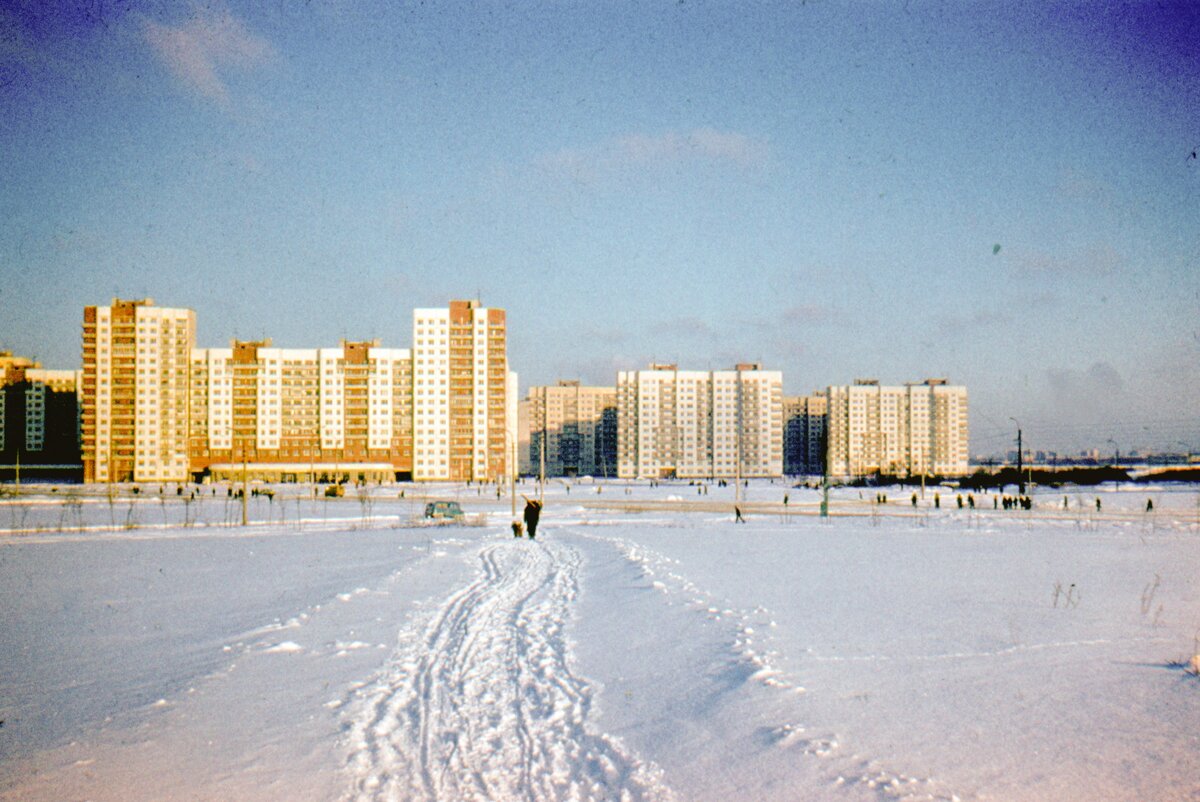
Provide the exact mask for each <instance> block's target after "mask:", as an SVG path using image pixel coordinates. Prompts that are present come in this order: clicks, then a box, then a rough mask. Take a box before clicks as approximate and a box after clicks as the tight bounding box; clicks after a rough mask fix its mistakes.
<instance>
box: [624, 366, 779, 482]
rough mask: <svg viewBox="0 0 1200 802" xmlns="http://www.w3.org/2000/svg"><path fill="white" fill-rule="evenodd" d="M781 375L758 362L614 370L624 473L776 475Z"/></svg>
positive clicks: (649, 475)
mask: <svg viewBox="0 0 1200 802" xmlns="http://www.w3.org/2000/svg"><path fill="white" fill-rule="evenodd" d="M782 386H783V377H782V374H781V373H780V372H779V371H768V370H763V369H762V366H761V365H758V364H752V363H747V364H740V365H737V366H736V367H735V368H734V369H733V370H726V371H681V370H678V369H677V367H676V366H675V365H663V364H654V365H651V366H650V368H649V370H639V371H621V372H620V373H618V374H617V415H618V438H617V466H618V469H617V470H618V475H619V476H620V477H622V478H641V479H644V478H663V477H670V476H675V477H679V478H689V477H694V478H701V477H708V478H737V477H758V476H765V477H774V476H780V475H782V473H783V409H782V403H783V400H782V399H783V391H782Z"/></svg>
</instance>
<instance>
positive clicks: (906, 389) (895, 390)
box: [826, 379, 969, 479]
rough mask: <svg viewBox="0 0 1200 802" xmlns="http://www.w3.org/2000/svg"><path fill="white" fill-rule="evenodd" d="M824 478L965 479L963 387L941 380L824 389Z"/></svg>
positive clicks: (871, 381)
mask: <svg viewBox="0 0 1200 802" xmlns="http://www.w3.org/2000/svg"><path fill="white" fill-rule="evenodd" d="M826 397H827V399H828V404H829V435H828V437H829V443H828V450H827V456H826V458H827V460H828V468H829V475H830V476H831V477H833V478H836V479H853V478H856V477H861V476H869V475H873V474H882V475H887V476H923V475H928V476H964V475H966V474H967V473H968V472H969V466H968V463H967V445H968V424H967V388H966V387H962V386H953V385H949V384H947V383H946V381H945V380H944V379H928V380H926V381H925V382H922V383H911V384H906V385H904V386H890V387H889V386H881V385H880V384H879V382H878V381H875V380H874V379H858V380H856V381H855V382H854V384H852V385H842V386H836V387H829V388H828V389H827V390H826Z"/></svg>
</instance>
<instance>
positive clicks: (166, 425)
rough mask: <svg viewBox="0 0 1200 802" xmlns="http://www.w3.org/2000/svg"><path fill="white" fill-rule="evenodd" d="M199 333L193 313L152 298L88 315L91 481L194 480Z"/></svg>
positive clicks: (85, 395) (86, 419)
mask: <svg viewBox="0 0 1200 802" xmlns="http://www.w3.org/2000/svg"><path fill="white" fill-rule="evenodd" d="M195 332H196V316H195V313H194V312H192V310H190V309H171V308H166V307H156V306H154V302H153V301H152V300H150V299H146V300H142V301H122V300H119V299H113V302H112V305H111V306H99V307H98V306H88V307H85V308H84V313H83V392H82V403H83V426H82V446H83V466H84V481H87V482H108V481H149V482H155V481H160V482H161V481H172V482H174V481H184V480H186V479H187V478H188V475H189V474H188V397H189V390H190V385H189V377H188V365H189V361H190V355H191V349H192V343H193V340H194V339H195Z"/></svg>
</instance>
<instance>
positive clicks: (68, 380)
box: [0, 351, 80, 476]
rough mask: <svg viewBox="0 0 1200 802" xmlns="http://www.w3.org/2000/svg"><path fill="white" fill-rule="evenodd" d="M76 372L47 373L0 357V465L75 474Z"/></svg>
mask: <svg viewBox="0 0 1200 802" xmlns="http://www.w3.org/2000/svg"><path fill="white" fill-rule="evenodd" d="M79 383H80V372H79V371H77V370H46V369H44V368H42V366H41V365H40V364H39V363H37V362H35V361H33V360H31V359H26V358H24V357H15V356H13V355H12V353H11V352H9V351H0V465H6V466H7V465H11V466H12V469H13V474H14V476H15V474H16V470H17V466H24V468H25V469H26V470H27V471H29V472H34V471H37V472H39V473H42V472H43V471H42V470H41V469H46V468H48V466H54V467H55V468H57V469H60V470H59V472H60V473H61V471H62V470H64V469H71V470H78V468H79V396H78V393H79Z"/></svg>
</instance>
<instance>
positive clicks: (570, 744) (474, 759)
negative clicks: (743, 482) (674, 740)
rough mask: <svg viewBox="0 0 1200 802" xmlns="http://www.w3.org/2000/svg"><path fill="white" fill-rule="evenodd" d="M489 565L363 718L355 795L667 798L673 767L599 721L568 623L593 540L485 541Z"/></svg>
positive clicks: (406, 647) (411, 648)
mask: <svg viewBox="0 0 1200 802" xmlns="http://www.w3.org/2000/svg"><path fill="white" fill-rule="evenodd" d="M479 557H480V561H481V571H480V573H479V575H478V577H477V578H476V579H475V581H473V582H472V583H471V584H469V585H468V586H467V587H465V588H463V589H462V590H460V591H458V592H456V593H454V594H452V595H451V596H450V597H449V598H448V599H447V600H446V601H445V602H444V603H443V604H442V605H441V606H440V608H439V609H437V610H435V611H434V612H433V614H432V616H431V617H430V618H428V619H427V620H426V622H425V623H421V622H414V623H413V625H412V626H411V627H410V628H409V629H407V630H405V631H404V632H402V633H401V636H400V644H399V646H398V648H397V650H396V652H395V653H394V654H393V655H392V659H391V660H390V661H389V664H388V665H387V666H386V667H385V669H384V670H383V672H382V673H381V676H380V678H379V679H378V681H377V682H376V683H375V684H374V685H372V686H368V687H367V688H364V689H362V691H360V695H361V697H362V699H361V702H360V703H359V705H358V706H357V707H356V708H354V709H355V711H356V712H355V715H354V719H353V721H352V723H351V749H352V753H351V757H350V760H349V764H348V768H349V771H350V773H351V776H352V780H353V785H354V788H353V791H352V792H351V794H350V795H349V798H350V799H355V800H367V799H396V800H413V801H414V802H417V801H418V800H496V799H507V800H529V801H530V802H534V801H535V800H560V799H561V800H568V799H569V800H579V801H580V802H582V801H583V800H593V799H594V800H601V799H603V800H616V799H620V800H623V801H624V800H628V801H629V802H637V801H638V800H667V799H671V798H672V795H671V793H670V791H669V790H668V789H667V788H666V787H665V786H664V785H663V784H662V782H661V779H660V776H659V772H658V771H657V770H656V769H655V768H654V767H653V766H650V765H647V764H646V763H643V762H642V761H640V760H638V759H637V758H636V757H635V756H633V755H630V754H629V753H628V752H627V751H625V750H624V749H623V748H622V747H621V746H620V745H619V744H618V743H617V742H616V741H615V740H614V739H612V738H609V737H606V736H605V735H603V734H602V733H597V732H595V731H594V728H593V727H591V726H589V722H588V713H589V710H590V708H591V703H592V695H591V690H590V688H589V686H588V683H587V682H586V681H585V680H584V679H582V678H580V677H578V676H576V675H575V674H574V673H573V672H572V670H571V654H570V648H569V641H568V639H567V637H566V634H565V632H564V624H565V622H566V621H567V620H568V619H569V618H570V615H571V611H572V603H573V601H574V599H575V596H576V593H577V590H578V573H579V563H580V556H579V552H578V551H577V550H576V549H574V548H571V547H570V546H566V545H563V544H558V543H544V542H529V541H517V540H514V541H510V542H503V543H499V544H489V545H486V546H484V547H483V548H482V549H481V550H480V552H479Z"/></svg>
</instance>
